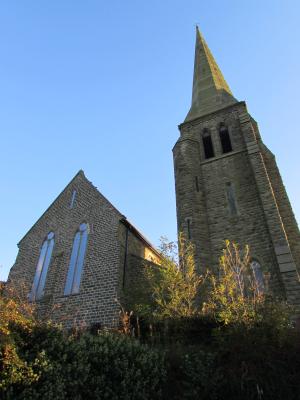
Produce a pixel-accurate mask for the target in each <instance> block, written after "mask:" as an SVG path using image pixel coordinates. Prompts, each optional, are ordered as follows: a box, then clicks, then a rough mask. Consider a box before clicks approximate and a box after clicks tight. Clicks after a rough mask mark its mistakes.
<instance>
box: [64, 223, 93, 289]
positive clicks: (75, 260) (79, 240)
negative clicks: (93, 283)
mask: <svg viewBox="0 0 300 400" xmlns="http://www.w3.org/2000/svg"><path fill="white" fill-rule="evenodd" d="M87 239H88V225H87V224H86V223H83V224H81V225H80V226H79V229H78V231H77V232H76V234H75V237H74V240H73V248H72V254H71V259H70V264H69V271H68V276H67V282H66V286H65V291H64V294H65V295H69V294H75V293H79V286H80V281H81V273H82V268H83V263H84V256H85V251H86V246H87Z"/></svg>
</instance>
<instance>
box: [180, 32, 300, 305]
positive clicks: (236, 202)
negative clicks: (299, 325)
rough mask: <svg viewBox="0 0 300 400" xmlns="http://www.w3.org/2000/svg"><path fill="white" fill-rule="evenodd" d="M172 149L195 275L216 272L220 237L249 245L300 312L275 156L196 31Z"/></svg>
mask: <svg viewBox="0 0 300 400" xmlns="http://www.w3.org/2000/svg"><path fill="white" fill-rule="evenodd" d="M179 130H180V137H179V139H178V140H177V142H176V144H175V146H174V149H173V154H174V169H175V183H176V203H177V221H178V230H181V231H184V232H185V233H186V235H187V236H188V237H189V238H190V239H191V240H192V242H193V243H194V244H195V248H196V261H197V267H198V270H199V271H200V272H201V271H203V270H204V269H206V268H210V269H213V270H214V271H216V269H217V265H218V258H219V256H220V252H221V249H222V248H223V247H224V240H225V239H229V240H232V241H235V242H237V243H239V244H240V245H245V244H249V245H250V249H251V255H252V260H253V264H252V265H253V268H254V269H255V271H256V273H257V276H258V278H259V279H261V280H262V281H263V279H264V275H265V274H268V275H269V276H270V289H271V290H272V291H273V292H274V293H276V294H280V295H283V296H284V297H285V298H287V300H288V301H289V302H290V303H291V304H294V305H296V306H297V307H300V284H299V276H298V271H297V269H299V268H300V234H299V229H298V226H297V222H296V219H295V217H294V214H293V211H292V208H291V205H290V202H289V199H288V196H287V194H286V191H285V188H284V185H283V182H282V179H281V176H280V173H279V171H278V168H277V165H276V161H275V157H274V155H273V154H272V153H271V151H270V150H269V149H268V148H267V147H266V145H265V144H264V143H263V142H262V139H261V136H260V133H259V130H258V126H257V123H256V122H255V120H254V119H253V118H252V117H251V115H250V114H249V113H248V111H247V107H246V103H245V102H244V101H238V100H236V99H235V98H234V96H233V94H232V93H231V91H230V89H229V86H228V84H227V83H226V81H225V79H224V77H223V75H222V73H221V71H220V69H219V67H218V65H217V63H216V61H215V60H214V58H213V56H212V54H211V52H210V50H209V48H208V46H207V44H206V42H205V40H204V38H203V37H202V35H201V33H200V32H199V30H198V28H197V30H196V49H195V65H194V80H193V95H192V105H191V108H190V110H189V112H188V114H187V117H186V119H185V121H184V122H183V123H182V124H181V125H180V126H179Z"/></svg>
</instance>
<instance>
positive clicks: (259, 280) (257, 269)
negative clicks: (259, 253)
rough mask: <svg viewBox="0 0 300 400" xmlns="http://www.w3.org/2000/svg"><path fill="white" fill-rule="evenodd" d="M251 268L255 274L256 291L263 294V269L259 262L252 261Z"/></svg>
mask: <svg viewBox="0 0 300 400" xmlns="http://www.w3.org/2000/svg"><path fill="white" fill-rule="evenodd" d="M250 267H251V269H252V272H253V277H254V281H255V282H254V285H255V287H254V288H255V290H256V292H257V293H258V294H262V293H264V291H265V283H264V274H263V272H262V269H261V265H260V263H259V262H258V261H257V260H252V261H251V263H250Z"/></svg>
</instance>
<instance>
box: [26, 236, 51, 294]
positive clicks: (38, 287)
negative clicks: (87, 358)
mask: <svg viewBox="0 0 300 400" xmlns="http://www.w3.org/2000/svg"><path fill="white" fill-rule="evenodd" d="M53 247H54V233H53V232H49V233H48V235H47V238H46V240H45V241H44V243H43V245H42V247H41V252H40V257H39V260H38V263H37V267H36V271H35V276H34V280H33V284H32V289H31V293H30V295H29V299H30V301H34V300H39V299H40V298H41V297H43V295H44V287H45V283H46V277H47V272H48V268H49V265H50V261H51V255H52V250H53Z"/></svg>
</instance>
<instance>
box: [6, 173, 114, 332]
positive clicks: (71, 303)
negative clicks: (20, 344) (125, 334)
mask: <svg viewBox="0 0 300 400" xmlns="http://www.w3.org/2000/svg"><path fill="white" fill-rule="evenodd" d="M74 189H75V190H76V191H77V195H76V199H75V204H74V207H73V208H70V201H71V196H72V192H73V190H74ZM120 218H121V215H120V213H119V212H118V211H117V210H116V209H115V208H114V207H113V206H112V205H111V204H110V203H109V202H108V201H107V200H106V199H105V198H104V197H103V196H102V195H101V194H100V193H99V192H98V191H97V190H96V188H95V187H94V186H93V185H92V184H91V183H90V182H89V181H88V180H87V179H86V178H85V176H84V174H83V172H80V173H79V174H77V175H76V177H75V178H74V179H73V180H72V181H71V182H70V184H69V185H68V186H67V187H66V188H65V190H64V191H63V192H62V193H61V194H60V195H59V197H58V198H57V199H56V200H55V201H54V203H53V204H52V205H51V206H50V207H49V209H48V210H47V211H46V212H45V213H44V214H43V215H42V217H41V218H40V219H39V220H38V221H37V223H36V224H35V225H34V226H33V227H32V229H31V230H30V231H29V232H28V233H27V234H26V235H25V237H24V238H23V239H22V240H21V242H20V243H19V254H18V256H17V259H16V262H15V264H14V266H13V268H12V269H11V272H10V275H9V281H10V283H11V284H14V285H19V287H20V284H21V282H22V283H23V284H24V288H25V293H29V292H30V290H31V286H32V282H33V278H34V275H35V271H36V266H37V261H38V258H39V253H40V247H41V246H42V243H43V241H44V239H45V237H46V236H47V234H48V233H49V232H50V231H53V232H54V234H55V245H54V249H53V253H52V259H51V263H50V266H49V270H48V275H47V279H46V284H45V295H44V297H43V298H42V299H41V300H39V301H37V307H38V310H39V313H40V315H43V316H45V315H47V316H50V317H51V318H52V319H54V320H55V321H57V322H62V323H63V325H64V326H65V327H71V326H74V325H77V326H82V325H83V326H85V325H90V324H94V323H97V324H98V323H101V324H102V325H105V326H113V325H116V323H117V322H118V310H119V308H118V305H117V303H116V301H115V299H116V297H117V289H118V280H119V276H118V274H119V265H120V247H119V237H118V235H119V231H118V230H119V220H120ZM82 222H86V223H88V224H89V235H88V244H87V250H86V255H85V261H84V267H83V271H82V276H81V284H80V292H79V293H78V294H74V295H69V296H64V288H65V283H66V277H67V272H68V268H69V261H70V255H71V251H72V244H73V239H74V235H75V233H76V231H77V229H78V227H79V225H80V224H81V223H82Z"/></svg>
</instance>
